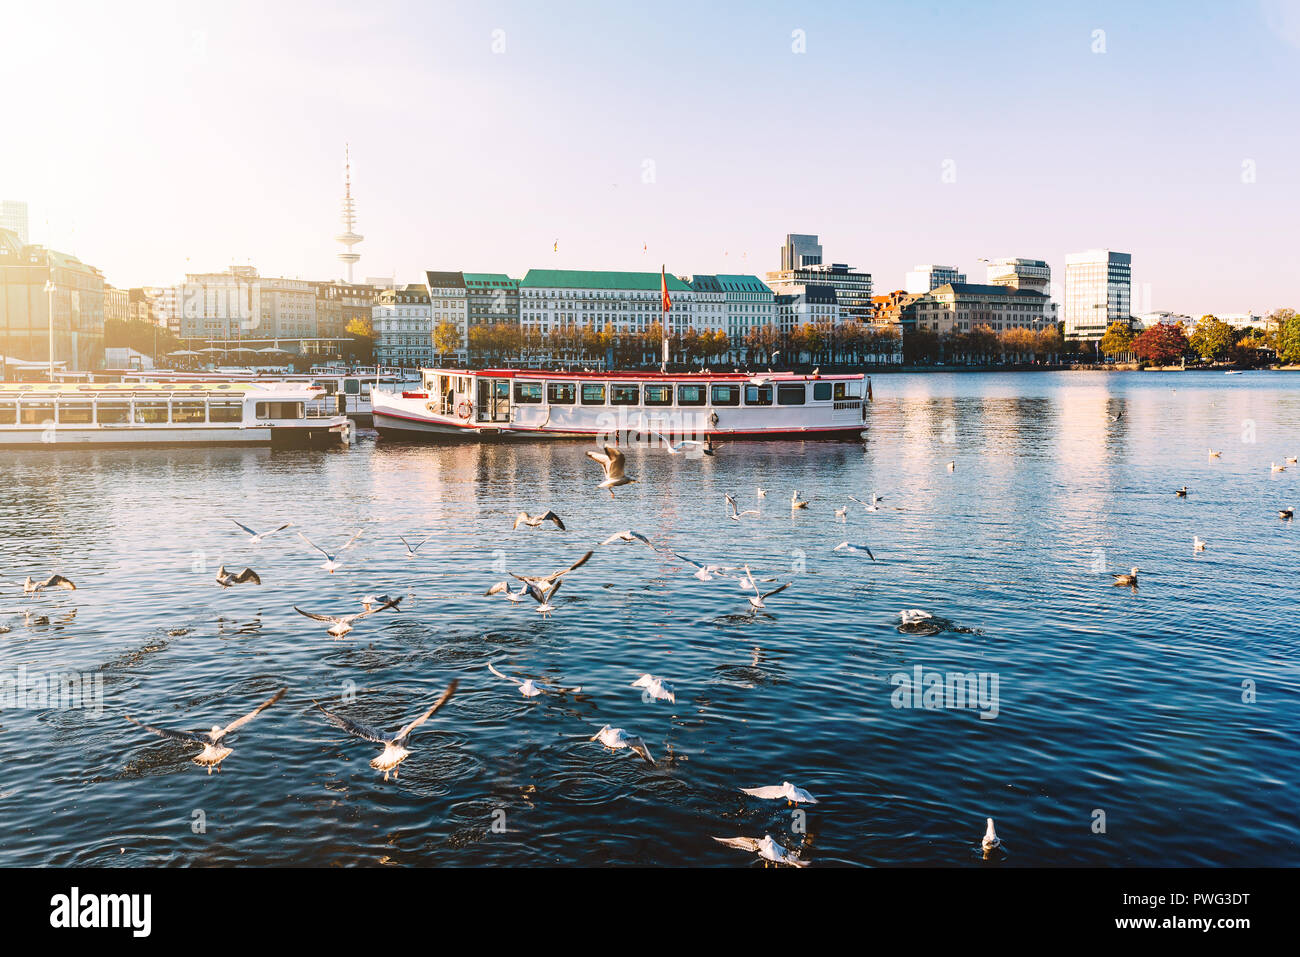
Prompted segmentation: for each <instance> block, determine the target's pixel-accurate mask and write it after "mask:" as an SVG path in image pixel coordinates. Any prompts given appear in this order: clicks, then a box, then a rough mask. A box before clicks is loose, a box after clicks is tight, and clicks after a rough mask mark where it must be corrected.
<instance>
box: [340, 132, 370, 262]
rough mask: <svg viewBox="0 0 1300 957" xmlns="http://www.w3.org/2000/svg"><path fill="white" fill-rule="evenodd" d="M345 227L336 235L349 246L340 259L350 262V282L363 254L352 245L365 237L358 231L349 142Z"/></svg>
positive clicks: (345, 171) (345, 168) (345, 167)
mask: <svg viewBox="0 0 1300 957" xmlns="http://www.w3.org/2000/svg"><path fill="white" fill-rule="evenodd" d="M342 222H343V229H344V232H342V233H340V234H339V235H338V236H335V237H334V239H335V241H336V242H339V243H342V244H343V245H344V246H345V247H347V249H346V251H345V252H341V253H339V261H340V262H345V263H347V264H348V282H349V283H351V282H352V266H353V265H354V264H355V263H356V262H357V260H359V259H360V258H361V254H360V253H357V252H353V251H352V247H353V246H355V245H356V244H357V243H359V242H361V240H363V239H365V238H366V237H365V236H362V235H361V234H359V233H358V232H357V231H356V225H357V210H356V205H355V202H354V201H353V199H352V153H351V151H350V149H349V148H348V146H347V144H344V146H343V218H342Z"/></svg>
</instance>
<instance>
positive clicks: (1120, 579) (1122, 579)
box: [1111, 565, 1138, 588]
mask: <svg viewBox="0 0 1300 957" xmlns="http://www.w3.org/2000/svg"><path fill="white" fill-rule="evenodd" d="M1111 577H1112V578H1114V579H1115V581H1114V582H1112V584H1115V585H1132V586H1133V587H1134V588H1136V587H1137V583H1138V570H1137V566H1136V565H1134V566H1133V567H1132V568H1130V569H1129V573H1128V574H1127V575H1115V574H1113V573H1112V575H1111Z"/></svg>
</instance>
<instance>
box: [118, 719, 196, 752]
mask: <svg viewBox="0 0 1300 957" xmlns="http://www.w3.org/2000/svg"><path fill="white" fill-rule="evenodd" d="M125 717H126V720H127V721H130V722H131V723H132V724H138V725H139V726H140V727H142V728H144V729H145V730H146V731H152V732H153V733H154V734H160V735H162V736H163V737H164V738H171V739H172V740H173V741H188V742H190V743H192V744H204V745H206V744H211V743H212V742H211V740H210V739H209V738H208V737H207V735H199V734H191V733H190V732H189V731H172V730H170V729H168V728H155V727H154V726H153V725H151V724H145V723H144V722H143V721H137V720H135V718H133V717H131V716H130V715H129V714H128V715H126V716H125Z"/></svg>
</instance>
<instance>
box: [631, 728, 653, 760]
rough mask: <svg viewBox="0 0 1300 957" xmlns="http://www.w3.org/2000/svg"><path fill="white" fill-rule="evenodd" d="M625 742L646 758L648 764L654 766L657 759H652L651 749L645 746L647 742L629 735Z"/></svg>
mask: <svg viewBox="0 0 1300 957" xmlns="http://www.w3.org/2000/svg"><path fill="white" fill-rule="evenodd" d="M625 740H626V741H627V746H628V747H629V748H631V749H632V750H633V751H635V752H636V753H637V754H639V755H641V757H643V758H645V760H646V763H647V764H651V765H653V764H654V763H655V759H654V758H652V757H650V749H649V748H647V747H646V746H645V742H644V741H642V740H641V739H640V738H639V737H636V736H633V735H628V736H627V738H626V739H625Z"/></svg>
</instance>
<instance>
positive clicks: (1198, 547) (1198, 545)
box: [1192, 535, 1207, 552]
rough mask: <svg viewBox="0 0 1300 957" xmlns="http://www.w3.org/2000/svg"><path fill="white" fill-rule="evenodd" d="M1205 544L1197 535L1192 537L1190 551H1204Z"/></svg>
mask: <svg viewBox="0 0 1300 957" xmlns="http://www.w3.org/2000/svg"><path fill="white" fill-rule="evenodd" d="M1206 544H1207V543H1206V542H1203V541H1201V539H1200V537H1199V536H1197V535H1193V536H1192V550H1193V551H1197V552H1203V551H1205V546H1206Z"/></svg>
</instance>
